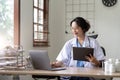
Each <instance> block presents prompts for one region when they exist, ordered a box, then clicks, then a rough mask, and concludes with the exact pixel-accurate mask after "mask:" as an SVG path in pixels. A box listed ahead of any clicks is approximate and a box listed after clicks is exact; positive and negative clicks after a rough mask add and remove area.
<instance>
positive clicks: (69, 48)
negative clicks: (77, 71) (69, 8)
mask: <svg viewBox="0 0 120 80" xmlns="http://www.w3.org/2000/svg"><path fill="white" fill-rule="evenodd" d="M77 42H78V41H77V38H73V39H70V40H69V41H67V42H66V43H65V45H64V46H63V48H62V50H61V51H60V53H59V55H58V56H57V58H56V60H57V61H62V62H63V63H64V65H65V66H67V67H76V66H77V60H73V47H78V43H77ZM79 47H91V48H94V57H95V58H96V59H97V60H104V59H105V56H104V54H103V51H102V49H101V47H100V45H99V43H98V42H97V40H96V39H93V38H90V37H87V36H85V40H84V42H83V44H82V46H81V45H79ZM84 67H94V65H93V64H92V63H90V62H87V61H84Z"/></svg>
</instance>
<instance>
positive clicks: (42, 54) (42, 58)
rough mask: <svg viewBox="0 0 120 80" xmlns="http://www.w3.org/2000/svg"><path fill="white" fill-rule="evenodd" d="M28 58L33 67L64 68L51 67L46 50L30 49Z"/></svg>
mask: <svg viewBox="0 0 120 80" xmlns="http://www.w3.org/2000/svg"><path fill="white" fill-rule="evenodd" d="M29 55H30V59H31V62H32V66H33V68H34V69H39V70H65V69H66V68H65V67H60V68H52V67H51V65H50V59H49V56H48V52H47V51H46V50H30V51H29Z"/></svg>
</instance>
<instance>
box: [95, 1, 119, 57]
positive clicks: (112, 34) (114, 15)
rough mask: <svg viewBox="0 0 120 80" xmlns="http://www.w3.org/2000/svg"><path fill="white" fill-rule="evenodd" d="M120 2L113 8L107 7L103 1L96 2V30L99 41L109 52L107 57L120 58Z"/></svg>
mask: <svg viewBox="0 0 120 80" xmlns="http://www.w3.org/2000/svg"><path fill="white" fill-rule="evenodd" d="M119 7H120V1H119V0H118V3H117V4H116V5H115V6H113V7H105V6H103V4H102V3H101V0H96V13H95V14H96V17H95V24H96V26H95V28H96V31H97V32H98V34H99V37H98V41H99V42H100V44H101V45H103V46H104V47H105V49H106V52H107V57H108V58H109V57H113V58H120V54H119V53H120V49H119V45H120V42H119V41H120V36H119V34H120V31H119V30H120V9H119Z"/></svg>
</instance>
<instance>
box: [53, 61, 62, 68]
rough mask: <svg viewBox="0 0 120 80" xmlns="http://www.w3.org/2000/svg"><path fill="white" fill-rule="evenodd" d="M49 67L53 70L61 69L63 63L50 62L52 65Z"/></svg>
mask: <svg viewBox="0 0 120 80" xmlns="http://www.w3.org/2000/svg"><path fill="white" fill-rule="evenodd" d="M51 66H52V67H53V68H56V67H62V66H63V63H62V61H55V62H52V63H51Z"/></svg>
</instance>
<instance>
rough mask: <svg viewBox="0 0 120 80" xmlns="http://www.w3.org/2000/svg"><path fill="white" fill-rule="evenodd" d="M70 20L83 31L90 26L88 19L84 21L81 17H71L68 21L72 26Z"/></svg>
mask: <svg viewBox="0 0 120 80" xmlns="http://www.w3.org/2000/svg"><path fill="white" fill-rule="evenodd" d="M72 22H76V24H77V25H78V26H79V27H81V28H82V30H83V32H84V33H85V32H87V31H88V30H89V28H90V24H89V23H88V21H86V20H85V19H84V18H82V17H76V18H75V19H73V20H72V21H71V22H70V26H72Z"/></svg>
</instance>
